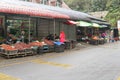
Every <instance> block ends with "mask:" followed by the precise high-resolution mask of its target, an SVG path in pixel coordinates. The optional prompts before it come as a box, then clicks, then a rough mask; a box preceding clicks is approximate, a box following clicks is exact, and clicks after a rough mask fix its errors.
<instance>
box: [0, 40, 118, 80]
mask: <svg viewBox="0 0 120 80" xmlns="http://www.w3.org/2000/svg"><path fill="white" fill-rule="evenodd" d="M119 48H120V42H115V43H108V44H105V45H99V46H89V47H86V48H84V49H74V50H70V51H65V52H64V53H46V54H44V55H36V56H29V57H23V58H15V59H1V60H0V80H120V78H119V77H120V49H119Z"/></svg>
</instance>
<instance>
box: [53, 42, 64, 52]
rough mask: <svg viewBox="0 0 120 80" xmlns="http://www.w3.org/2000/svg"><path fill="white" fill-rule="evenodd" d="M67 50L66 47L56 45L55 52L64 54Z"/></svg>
mask: <svg viewBox="0 0 120 80" xmlns="http://www.w3.org/2000/svg"><path fill="white" fill-rule="evenodd" d="M64 49H65V45H63V44H62V45H55V52H57V53H59V52H64Z"/></svg>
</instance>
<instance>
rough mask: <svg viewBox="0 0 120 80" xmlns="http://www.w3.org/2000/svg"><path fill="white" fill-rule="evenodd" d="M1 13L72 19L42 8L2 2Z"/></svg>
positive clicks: (0, 5) (0, 3)
mask: <svg viewBox="0 0 120 80" xmlns="http://www.w3.org/2000/svg"><path fill="white" fill-rule="evenodd" d="M0 12H2V13H12V14H23V15H30V16H38V17H50V18H64V19H69V18H70V17H69V16H67V15H65V14H61V13H58V12H54V11H49V10H45V9H42V8H40V7H39V8H36V7H28V6H21V5H13V4H9V3H4V2H0Z"/></svg>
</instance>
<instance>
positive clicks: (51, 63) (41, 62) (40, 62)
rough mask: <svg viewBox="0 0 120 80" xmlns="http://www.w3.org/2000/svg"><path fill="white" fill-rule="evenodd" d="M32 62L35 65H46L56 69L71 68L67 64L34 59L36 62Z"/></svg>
mask: <svg viewBox="0 0 120 80" xmlns="http://www.w3.org/2000/svg"><path fill="white" fill-rule="evenodd" d="M32 62H34V63H37V64H47V65H52V66H58V67H63V68H70V67H71V65H69V64H61V63H56V62H49V61H44V60H41V59H36V60H33V61H32Z"/></svg>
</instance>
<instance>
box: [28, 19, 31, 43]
mask: <svg viewBox="0 0 120 80" xmlns="http://www.w3.org/2000/svg"><path fill="white" fill-rule="evenodd" d="M30 20H31V18H30V17H29V32H28V33H29V34H28V38H29V42H30Z"/></svg>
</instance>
